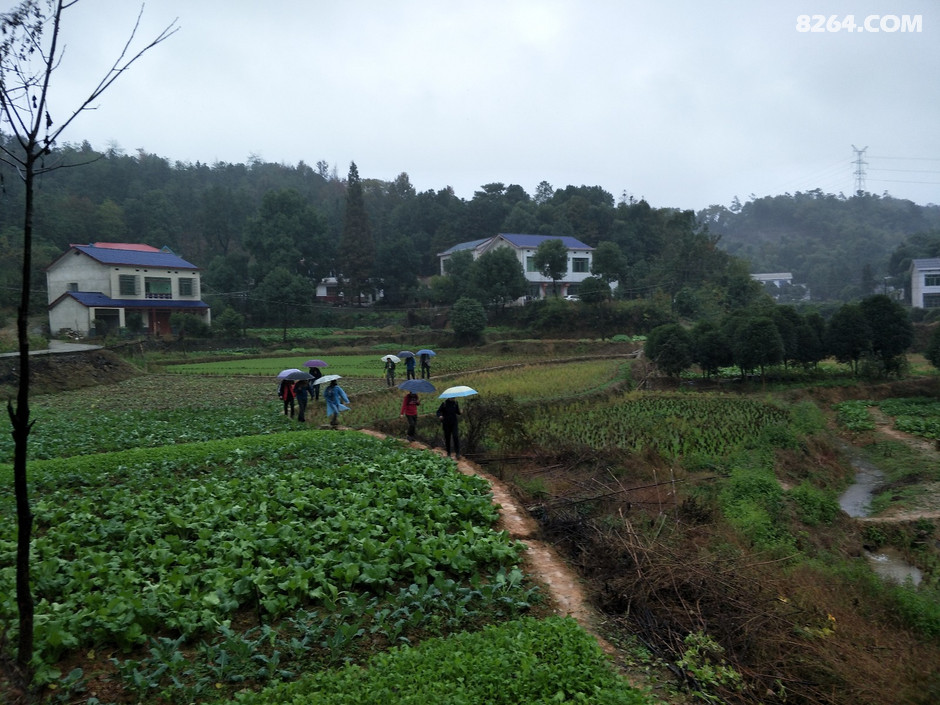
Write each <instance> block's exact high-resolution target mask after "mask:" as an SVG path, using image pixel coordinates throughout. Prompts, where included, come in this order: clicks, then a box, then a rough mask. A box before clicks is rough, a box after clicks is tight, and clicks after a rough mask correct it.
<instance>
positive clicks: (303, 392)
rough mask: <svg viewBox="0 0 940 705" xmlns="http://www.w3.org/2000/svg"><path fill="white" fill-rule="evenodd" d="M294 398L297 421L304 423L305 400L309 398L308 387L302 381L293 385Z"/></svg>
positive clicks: (305, 381)
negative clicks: (295, 398) (295, 399)
mask: <svg viewBox="0 0 940 705" xmlns="http://www.w3.org/2000/svg"><path fill="white" fill-rule="evenodd" d="M294 396H295V397H297V409H298V411H297V420H298V421H301V422H303V421H306V420H307V417H306V416H305V414H306V411H307V400H308V399H309V398H310V385H309V384H308V383H307V380H305V379H302V380H300V381H299V382H297V384H295V385H294Z"/></svg>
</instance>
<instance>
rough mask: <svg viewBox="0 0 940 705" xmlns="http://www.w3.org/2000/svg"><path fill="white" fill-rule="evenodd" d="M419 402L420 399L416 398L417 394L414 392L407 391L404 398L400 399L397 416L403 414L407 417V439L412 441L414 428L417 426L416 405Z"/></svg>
mask: <svg viewBox="0 0 940 705" xmlns="http://www.w3.org/2000/svg"><path fill="white" fill-rule="evenodd" d="M420 403H421V400H420V399H418V395H417V394H415V393H414V392H408V393H407V394H406V395H405V398H404V399H402V400H401V414H399V416H398V417H399V418H401V417H402V416H404V417H405V418H406V419H408V440H409V441H413V440H414V439H415V429H416V428H417V426H418V405H419V404H420Z"/></svg>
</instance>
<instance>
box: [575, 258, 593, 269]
mask: <svg viewBox="0 0 940 705" xmlns="http://www.w3.org/2000/svg"><path fill="white" fill-rule="evenodd" d="M589 270H590V268H589V267H588V258H587V257H572V258H571V271H572V272H587V271H589Z"/></svg>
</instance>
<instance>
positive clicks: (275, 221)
mask: <svg viewBox="0 0 940 705" xmlns="http://www.w3.org/2000/svg"><path fill="white" fill-rule="evenodd" d="M0 140H4V145H5V146H6V147H8V148H10V149H13V150H15V148H16V147H15V144H14V143H13V142H12V141H10V139H9V138H8V137H5V136H3V135H0ZM45 166H46V167H55V166H60V167H61V168H55V169H52V170H50V171H49V172H48V173H46V174H45V175H43V176H42V177H41V178H40V179H39V181H38V183H37V193H36V215H35V219H34V237H33V258H32V261H33V265H34V275H33V281H34V282H35V283H36V288H37V290H39V289H42V288H43V287H44V285H45V277H44V275H43V269H44V268H45V267H47V266H48V265H49V264H51V263H52V261H53V260H54V259H55V258H56V257H57V256H58V255H60V254H61V253H62V252H64V251H65V250H66V249H67V248H68V246H69V245H70V244H73V243H88V242H109V241H110V242H122V241H123V242H143V243H147V244H150V245H154V246H157V247H162V246H168V247H170V248H171V249H173V250H174V251H175V252H177V253H178V254H180V255H181V256H182V257H184V258H186V259H187V260H189V261H191V262H193V263H195V264H197V265H198V266H200V267H202V268H203V270H204V271H205V276H204V278H203V282H204V285H205V287H206V292H207V295H211V294H213V293H215V294H218V295H219V296H229V295H231V296H236V295H238V296H243V295H244V294H245V292H248V293H250V292H251V291H252V289H253V288H258V289H259V290H260V289H263V288H264V287H266V286H267V288H269V289H277V290H278V291H279V292H283V291H287V290H293V289H296V290H297V298H298V299H300V298H302V297H304V296H306V297H309V291H310V289H311V284H312V283H313V282H316V281H319V279H320V278H322V277H325V276H329V275H330V274H331V273H337V272H338V273H343V272H346V273H348V272H349V271H350V270H351V268H352V267H351V262H350V260H349V252H344V249H343V247H342V242H343V237H344V218H345V213H346V207H347V195H348V194H349V192H350V188H349V183H350V178H351V177H350V176H347V175H346V174H345V173H344V174H343V175H342V176H340V175H338V174H337V168H336V167H335V166H332V167H331V166H330V165H329V164H327V163H326V162H324V161H320V162H318V163H317V164H316V165H315V166H312V167H311V166H309V165H307V164H304V163H303V162H299V163H298V164H297V165H285V164H274V163H266V162H262V161H260V160H249V161H248V163H245V164H229V163H216V164H212V165H208V164H201V163H198V162H197V163H195V164H192V163H181V162H176V163H171V162H169V161H168V160H166V159H164V158H162V157H159V156H157V155H154V154H149V153H147V152H145V151H143V150H138V151H137V153H136V154H133V155H131V154H125V153H123V152H121V151H120V150H110V151H108V152H106V153H99V152H96V151H95V150H93V149H92V148H91V146H90V145H89V144H88V143H87V142H86V143H83V144H81V145H75V144H67V145H64V146H62V147H56V148H55V149H53V150H52V151H51V152H50V154H49V155H47V157H46V160H45ZM349 166H350V174H352V172H353V165H349ZM365 171H366V170H364V173H365ZM355 181H356V183H357V184H361V192H362V201H363V207H364V209H365V210H366V211H367V214H368V222H369V224H370V228H371V233H370V248H371V251H370V252H369V267H371V268H372V269H371V271H369V272H365V273H364V275H363V276H365V277H366V278H367V280H368V282H369V286H371V287H374V288H381V289H382V291H383V292H384V296H385V300H386V302H388V303H391V304H398V303H409V302H414V301H415V300H416V299H417V298H418V297H420V296H421V295H422V291H421V287H419V286H418V278H419V277H430V276H432V275H434V274H437V273H438V272H439V264H438V261H437V253H439V252H442V251H444V250H446V249H447V248H449V247H451V246H453V245H455V244H457V243H460V242H466V241H469V240H477V239H481V238H485V237H490V236H492V235H495V234H497V233H500V232H515V233H523V232H525V233H535V234H542V235H573V236H575V237H577V238H579V239H580V240H582V241H584V242H585V243H587V244H589V245H591V246H594V247H597V248H598V251H597V252H596V255H595V272H594V273H595V274H597V275H599V276H601V277H603V278H604V279H606V280H608V281H614V280H616V281H619V282H620V284H621V287H620V289H619V290H618V295H620V296H622V297H624V298H636V297H648V296H652V295H654V294H663V295H664V297H665V298H667V300H671V299H672V298H673V297H674V296H676V295H677V294H679V292H681V291H683V290H685V291H687V292H688V291H696V290H701V291H703V292H710V293H708V296H710V297H712V298H715V297H716V296H717V301H718V303H719V305H721V306H727V305H729V304H728V302H729V300H730V299H733V298H734V297H735V296H736V294H734V292H738V293H739V294H740V292H741V291H745V290H746V289H747V288H748V287H747V286H746V285H747V284H750V280H749V277H748V271H750V272H767V271H788V272H792V273H793V275H794V278H795V281H797V282H800V283H805V284H806V285H808V287H809V288H810V291H811V293H812V296H813V299H814V300H824V299H841V300H849V299H854V298H858V297H860V296H863V295H867V294H869V293H872V291H871V289H872V288H873V287H876V286H878V285H880V284H882V282H883V277H884V276H885V275H886V274H897V273H898V272H899V271H900V269H902V268H903V267H904V266H905V263H904V261H903V260H904V257H902V256H899V254H898V253H899V252H901V250H899V245H901V243H902V242H903V243H905V244H906V246H905V248H903V253H902V254H903V255H904V256H905V257H908V259H909V257H910V256H938V255H940V253H934V252H926V251H921V250H923V249H924V248H923V247H920V249H918V247H919V246H918V245H917V242H916V241H911V240H910V239H909V238H910V236H913V235H915V234H917V233H926V234H928V235H927V240H930V241H931V242H933V239H932V238H933V237H934V236H933V234H937V233H940V208H938V207H936V206H930V207H921V206H918V205H915V204H913V203H910V202H909V201H901V200H897V199H893V198H890V197H878V196H873V195H868V194H866V195H863V196H861V197H857V198H849V199H846V198H843V197H837V196H832V195H827V194H822V193H820V192H811V193H805V194H796V195H795V196H791V195H784V196H776V197H767V198H761V199H755V200H752V201H749V202H747V203H745V204H744V205H741V204H739V203H737V202H736V203H734V204H732V206H731V207H729V208H725V207H721V206H714V207H712V208H709V209H707V210H705V211H703V212H701V213H699V214H698V217H696V214H695V213H694V212H692V211H691V210H688V211H681V210H678V209H675V208H656V207H654V206H652V205H650V204H648V203H646V202H645V201H642V200H641V201H636V200H633V199H620V200H619V201H617V200H616V199H615V198H614V196H613V195H611V194H610V193H608V192H607V191H605V190H604V189H603V188H601V187H599V186H584V185H582V186H571V185H568V186H563V187H558V188H556V187H553V186H552V185H551V184H548V183H547V182H545V181H543V182H541V183H539V184H538V185H537V186H536V187H535V188H534V191H533V192H532V193H531V194H530V193H529V192H527V191H526V190H525V189H524V188H523V187H522V186H519V185H515V184H509V185H505V184H502V183H491V184H484V185H481V186H480V189H479V190H478V191H477V192H475V193H474V195H473V198H471V199H469V200H467V199H463V198H459V197H457V196H456V195H455V194H454V192H453V190H452V189H451V188H449V187H448V186H446V185H444V186H443V187H442V188H441V189H440V190H437V191H435V190H428V191H424V192H417V191H416V190H415V188H414V187H413V186H412V184H411V182H410V180H409V177H408V175H407V174H406V173H404V172H403V173H401V174H400V175H399V176H398V177H396V178H395V179H394V180H393V181H383V180H378V179H370V178H367V177H363V178H362V179H361V180H360V179H359V176H358V171H357V172H356V176H355ZM22 213H23V186H22V182H21V180H20V179H19V177H18V175H17V174H16V173H15V172H14V171H13V170H12V169H11V168H10V167H8V166H7V165H5V164H3V163H0V280H2V281H3V282H4V283H5V286H4V287H0V307H9V306H15V305H16V297H17V296H18V292H19V287H18V286H17V285H15V282H17V281H19V278H20V272H19V266H20V265H19V263H20V262H21V247H22V225H23V223H22ZM912 243H913V244H912ZM731 255H734V257H732V256H731ZM892 255H894V268H895V270H898V271H895V272H889V271H888V267H889V261H890V258H891V256H892ZM738 258H740V259H738ZM275 270H278V271H277V272H275ZM275 273H276V274H277V276H276V277H275V276H274V274H275ZM269 278H270V281H267V282H266V280H267V279H269ZM898 283H900V278H899V279H898ZM742 284H743V285H742ZM295 285H296V286H295ZM866 289H867V290H866ZM715 292H719V293H717V294H716V293H715ZM721 292H725V293H721ZM37 294H40V292H39V291H37ZM738 298H740V296H738ZM33 301H34V302H37V303H36V305H37V306H42V305H45V301H44V297H43V296H42V295H41V294H40V295H37V296H34V297H33ZM212 303H213V305H214V306H215V305H219V304H220V303H225V302H224V300H220V301H213V302H212Z"/></svg>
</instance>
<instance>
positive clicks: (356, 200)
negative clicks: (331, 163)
mask: <svg viewBox="0 0 940 705" xmlns="http://www.w3.org/2000/svg"><path fill="white" fill-rule="evenodd" d="M340 266H341V268H342V276H343V279H344V280H345V282H346V286H344V288H343V291H344V293H345V294H346V300H347V301H350V300H351V298H350V297H354V298H355V300H356V301H358V302H359V304H360V305H361V304H362V293H363V289H364V288H366V287H368V286H369V283H370V280H371V278H372V270H373V267H374V266H375V241H374V240H373V238H372V228H371V226H370V225H369V214H368V213H366V204H365V200H364V199H363V195H362V182H361V181H360V180H359V170H358V169H357V168H356V162H351V163H350V164H349V177H348V179H347V182H346V218H345V220H344V222H343V237H342V240H341V241H340Z"/></svg>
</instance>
